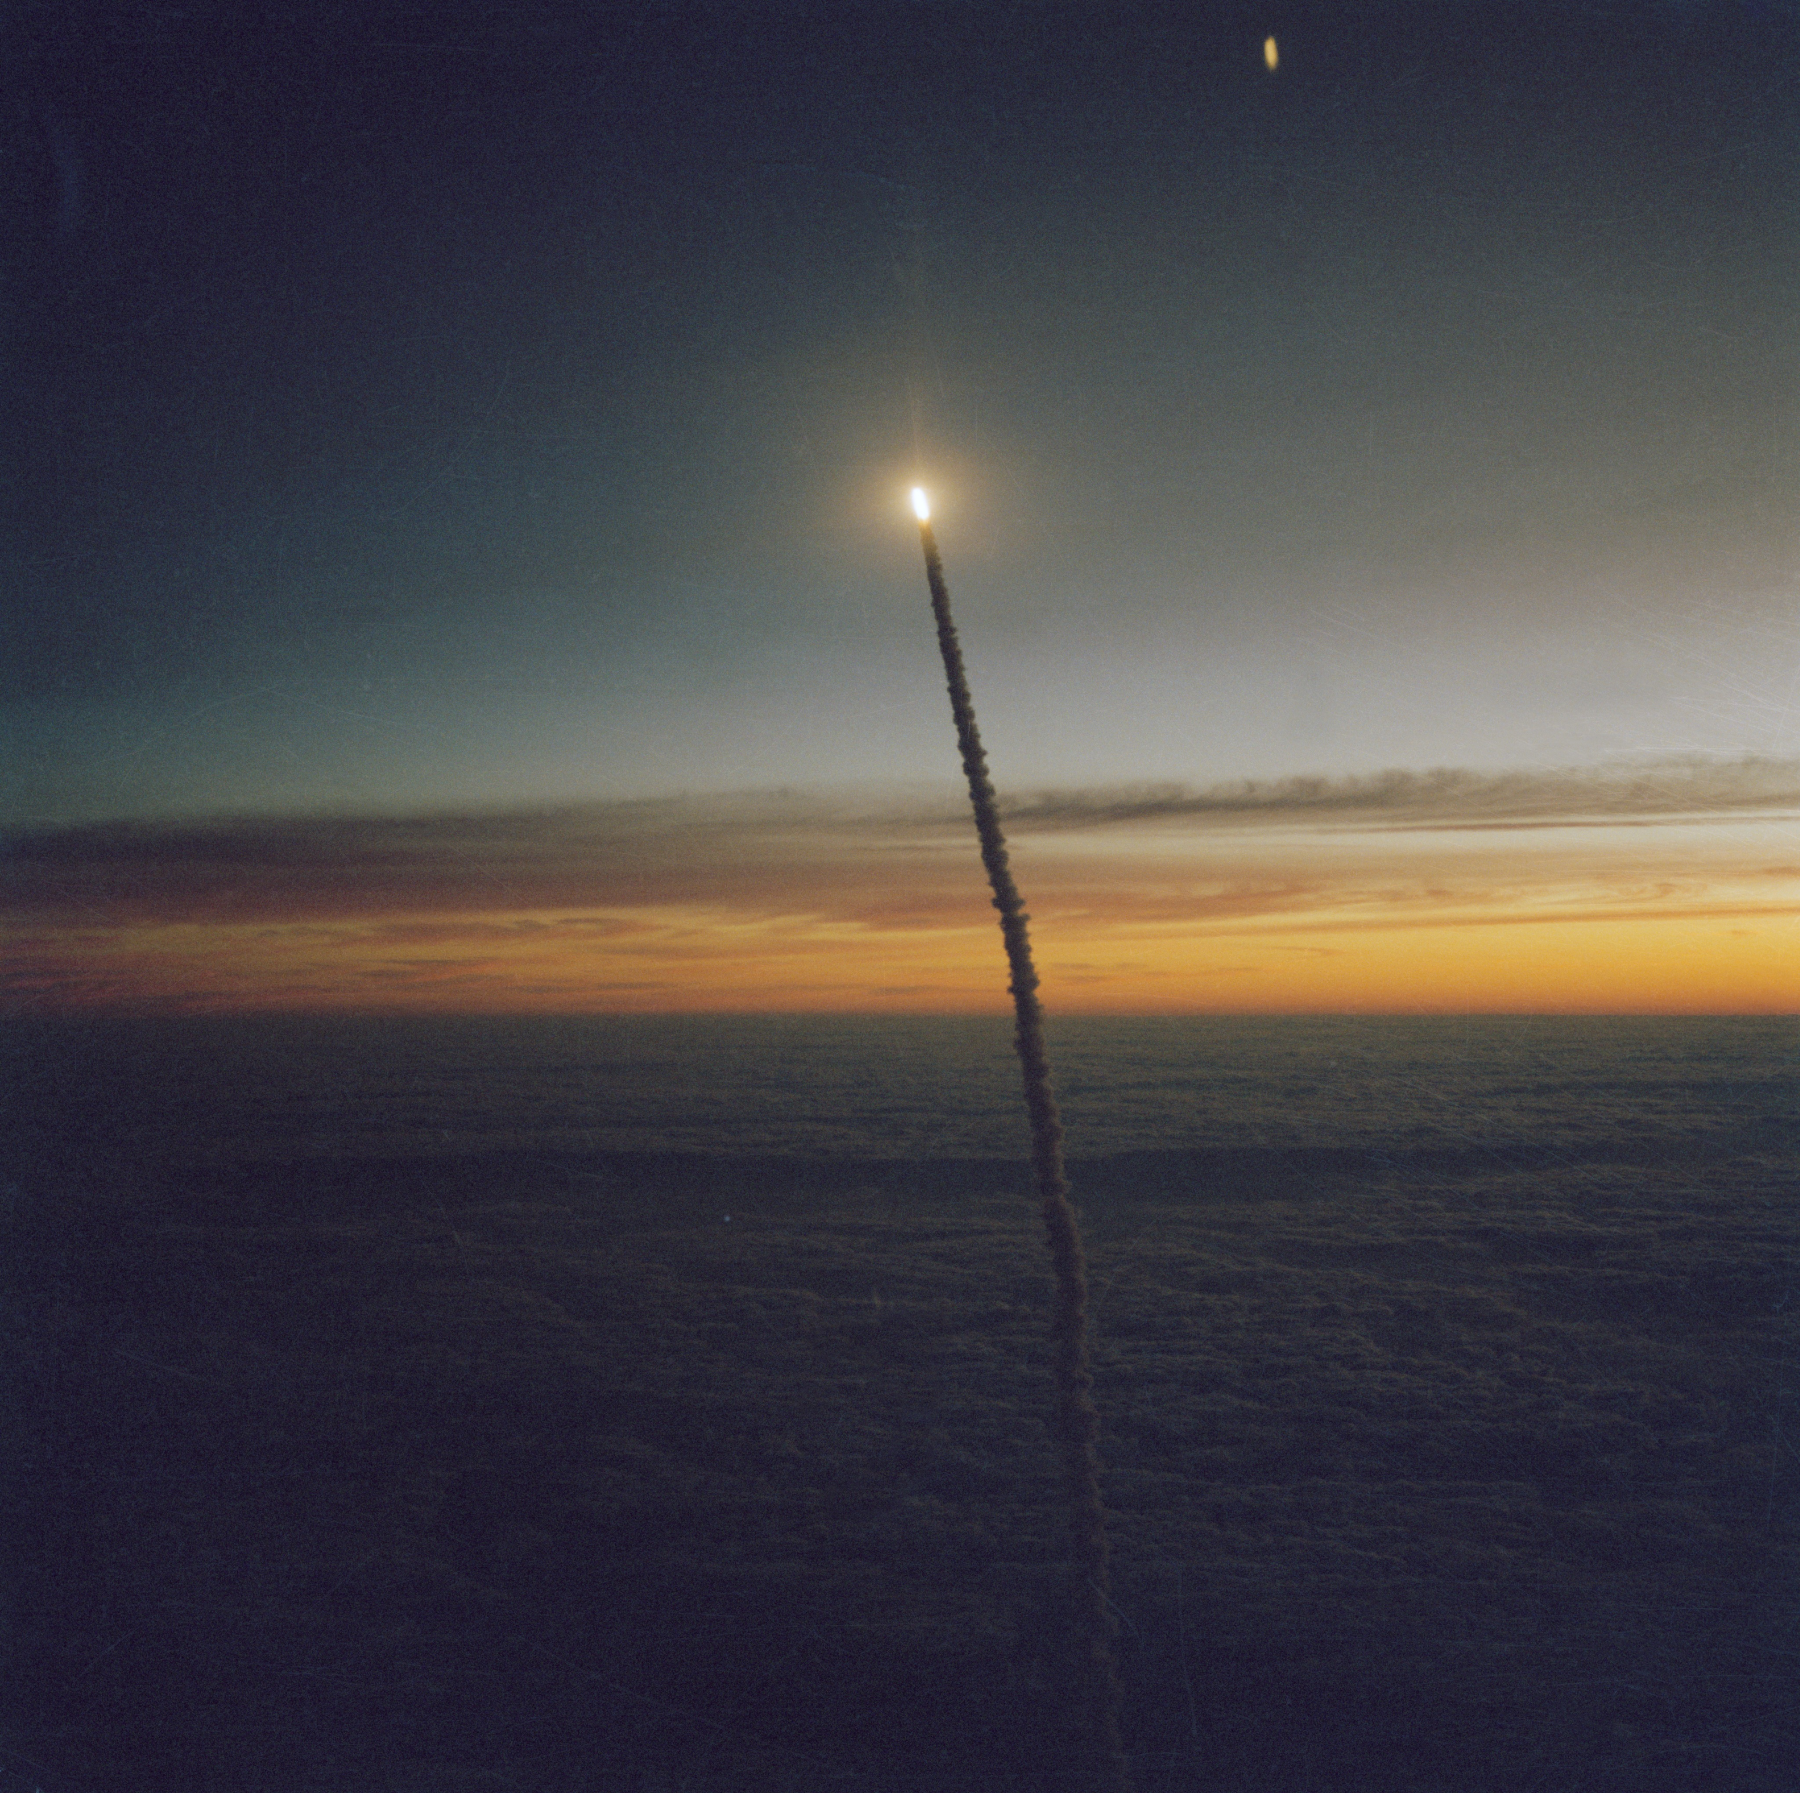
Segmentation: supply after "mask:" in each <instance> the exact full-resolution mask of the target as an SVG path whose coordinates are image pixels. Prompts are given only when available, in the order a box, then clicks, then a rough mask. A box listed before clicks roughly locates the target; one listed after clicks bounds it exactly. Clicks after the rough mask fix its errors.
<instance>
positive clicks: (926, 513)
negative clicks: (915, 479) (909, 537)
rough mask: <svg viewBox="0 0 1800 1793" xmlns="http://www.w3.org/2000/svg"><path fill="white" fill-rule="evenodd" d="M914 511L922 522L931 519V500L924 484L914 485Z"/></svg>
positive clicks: (927, 521)
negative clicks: (926, 493)
mask: <svg viewBox="0 0 1800 1793" xmlns="http://www.w3.org/2000/svg"><path fill="white" fill-rule="evenodd" d="M913 511H914V514H915V515H916V516H917V517H918V519H919V521H920V522H921V523H929V522H930V521H931V500H930V499H929V498H927V497H926V496H925V488H924V487H923V486H914V487H913Z"/></svg>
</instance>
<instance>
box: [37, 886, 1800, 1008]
mask: <svg viewBox="0 0 1800 1793" xmlns="http://www.w3.org/2000/svg"><path fill="white" fill-rule="evenodd" d="M1037 939H1038V949H1039V963H1040V968H1041V971H1042V976H1043V995H1044V1000H1045V1004H1046V1007H1047V1008H1048V1009H1049V1010H1050V1011H1051V1012H1052V1013H1064V1014H1122V1013H1123V1014H1182V1013H1194V1014H1210V1013H1226V1014H1279V1013H1346V1014H1356V1013H1402V1014H1404V1013H1417V1014H1435V1013H1463V1012H1467V1013H1477V1012H1495V1013H1508V1012H1512V1013H1536V1014H1551V1013H1569V1014H1580V1013H1647V1014H1721V1013H1744V1014H1771V1013H1789V1012H1793V1011H1796V1010H1800V951H1796V950H1795V949H1796V947H1797V946H1800V941H1796V939H1795V936H1794V924H1793V919H1792V917H1791V915H1789V914H1786V913H1781V914H1763V915H1749V916H1746V915H1733V914H1722V915H1720V916H1718V917H1705V916H1701V917H1693V916H1676V917H1660V916H1644V917H1633V918H1599V919H1573V920H1559V919H1544V920H1541V921H1519V920H1508V919H1506V918H1504V917H1495V918H1491V919H1487V920H1471V921H1459V922H1456V923H1453V924H1449V925H1444V924H1436V925H1434V924H1433V923H1432V922H1430V921H1427V920H1424V919H1421V920H1419V921H1418V922H1417V923H1416V924H1414V925H1407V926H1373V927H1371V926H1369V925H1367V923H1366V922H1363V921H1359V920H1357V919H1355V918H1349V917H1332V918H1327V917H1316V918H1311V919H1308V920H1307V921H1305V922H1303V923H1298V924H1295V923H1291V922H1280V923H1276V924H1272V925H1271V924H1268V923H1266V922H1250V923H1241V924H1234V925H1227V926H1223V927H1217V928H1193V927H1184V926H1181V925H1177V924H1170V923H1144V922H1132V921H1125V922H1108V921H1107V920H1106V919H1105V918H1103V917H1093V916H1089V917H1086V918H1081V919H1077V918H1074V917H1065V918H1062V919H1060V920H1058V921H1056V922H1055V923H1054V925H1042V924H1040V925H1039V926H1038V928H1037ZM15 950H16V949H15ZM18 956H20V957H23V956H26V955H18ZM28 957H29V961H30V969H29V970H27V971H26V972H25V974H24V975H23V976H20V977H17V978H15V980H14V981H13V985H12V990H11V999H12V1002H13V1004H14V1005H15V1006H16V1005H18V1004H20V1003H26V1004H29V1005H30V1006H33V1007H42V1008H45V1009H51V1010H57V1009H66V1010H76V1011H90V1012H91V1011H107V1010H121V1011H131V1012H141V1011H152V1012H167V1013H195V1012H213V1011H218V1012H239V1011H241V1012H257V1011H280V1010H336V1011H344V1012H356V1011H368V1012H411V1013H419V1014H452V1013H471V1012H475V1013H573V1012H605V1013H665V1012H666V1013H706V1012H719V1013H727V1012H730V1013H745V1012H757V1011H766V1012H771V1013H782V1012H790V1013H806V1012H817V1013H895V1014H902V1013H924V1014H962V1013H985V1012H993V1013H1000V1012H1002V1011H1004V1010H1006V1009H1007V1007H1008V999H1007V995H1006V989H1005V963H1004V960H1003V958H1002V957H1001V952H1000V942H999V935H998V930H997V929H996V928H994V927H993V925H992V924H991V923H989V922H987V921H986V920H985V918H983V919H981V920H979V921H971V922H968V923H963V924H960V925H959V924H957V923H954V922H951V921H948V920H946V921H945V922H942V923H939V924H936V925H926V926H901V927H892V926H883V925H881V924H879V923H875V924H870V923H865V922H852V921H844V920H834V919H830V918H824V917H816V916H805V915H798V916H774V917H757V916H745V915H734V914H730V913H724V912H719V911H716V910H702V909H691V910H687V909H661V910H657V911H651V912H643V913H636V914H620V913H617V912H615V913H613V914H610V915H608V916H604V917H599V916H594V915H574V914H562V915H557V914H549V915H546V914H536V915H515V916H494V915H480V916H442V915H440V916H430V917H416V918H405V917H401V918H394V917H389V918H385V919H384V920H383V921H381V922H379V923H373V922H361V921H356V920H346V921H337V922H314V921H307V922H291V923H275V924H270V923H268V922H258V923H224V924H216V923H175V924H166V923H165V924H148V925H140V926H125V927H120V928H113V929H95V928H92V927H88V928H82V929H79V930H69V931H68V932H66V933H64V932H60V931H46V932H40V933H39V935H38V937H37V938H36V939H35V940H34V941H33V942H32V943H31V945H30V949H29V954H28Z"/></svg>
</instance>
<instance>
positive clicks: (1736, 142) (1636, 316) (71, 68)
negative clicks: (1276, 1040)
mask: <svg viewBox="0 0 1800 1793" xmlns="http://www.w3.org/2000/svg"><path fill="white" fill-rule="evenodd" d="M608 16H611V14H610V10H609V13H608ZM1270 31H1274V32H1275V33H1276V34H1277V36H1278V38H1279V41H1280V44H1281V51H1282V59H1281V68H1280V71H1279V73H1278V74H1276V75H1274V76H1271V75H1269V74H1268V72H1267V71H1266V70H1265V68H1264V67H1263V61H1262V53H1261V45H1262V40H1263V38H1264V36H1265V35H1266V34H1267V33H1268V32H1270ZM1797 49H1800V21H1797V19H1796V15H1795V12H1794V10H1793V9H1792V8H1791V7H1787V6H1782V5H1769V4H1764V5H1752V4H1741V3H1739V0H1716V3H1707V0H1693V3H1691V4H1681V5H1673V4H1667V5H1654V4H1646V3H1643V0H1633V3H1632V4H1629V5H1624V4H1622V5H1617V6H1611V5H1586V6H1576V7H1574V8H1569V7H1549V6H1543V7H1530V6H1508V5H1499V6H1496V5H1493V4H1487V5H1482V6H1472V7H1459V6H1456V5H1446V4H1431V5H1424V6H1416V7H1409V6H1351V5H1336V6H1331V7H1318V8H1306V7H1297V6H1290V5H1276V6H1270V7H1263V8H1254V7H1240V6H1235V5H1222V6H1214V7H1195V8H1192V9H1189V10H1188V12H1187V13H1186V15H1185V16H1184V17H1183V18H1182V19H1180V20H1179V21H1175V22H1171V20H1170V18H1169V17H1168V15H1167V13H1166V11H1165V9H1160V8H1158V9H1144V8H1138V7H1123V6H1121V7H1105V6H1097V5H1096V6H1081V7H1067V8H1057V7H1050V6H1038V5H1021V6H1013V7H990V6H977V5H955V4H915V5H868V6H855V5H846V4H833V5H829V6H817V7H814V6H805V5H781V4H764V5H721V6H663V7H644V8H640V9H637V10H636V11H635V12H634V13H633V15H632V16H631V17H630V18H629V19H625V20H615V22H614V23H612V24H610V25H608V26H604V27H603V26H600V25H596V24H595V23H594V22H593V21H592V19H591V18H586V17H584V15H583V13H582V12H581V11H580V10H577V9H573V8H549V7H531V6H519V5H516V4H508V5H505V6H494V7H487V8H483V7H471V6H463V5H454V4H453V5H449V6H431V7H418V8H384V7H381V6H379V5H377V6H374V7H366V6H359V7H357V8H355V9H338V8H335V7H330V6H322V7H310V8H308V7H302V8H293V9H285V10H280V11H277V10H276V9H257V8H251V7H244V6H231V7H225V8H206V7H193V8H185V9H171V8H160V7H159V8H151V7H134V6H127V5H118V6H81V5H75V6H67V5H59V6H55V7H45V8H37V9H33V8H26V9H24V10H22V11H20V10H15V11H14V12H13V13H12V14H10V15H9V21H8V22H7V23H6V24H5V25H4V26H0V65H3V67H4V71H5V72H4V74H3V75H0V93H3V97H4V107H3V109H0V133H3V137H0V205H3V207H4V229H3V231H0V242H3V243H4V245H5V246H4V249H3V251H0V254H3V257H4V264H3V276H4V285H3V287H0V329H3V332H4V335H3V338H0V343H3V347H0V353H3V354H4V368H3V373H4V380H5V386H6V390H7V392H8V401H7V406H6V413H5V422H4V424H3V425H0V472H3V473H4V477H5V480H6V483H7V490H8V502H7V516H8V527H7V529H6V530H5V531H4V533H3V535H0V580H3V581H4V584H3V587H0V590H3V592H4V615H5V622H4V628H5V640H4V644H3V647H4V653H3V657H0V701H3V710H0V726H3V728H4V737H3V744H4V749H5V751H4V764H5V767H6V770H5V773H4V784H3V785H0V803H3V804H4V812H5V817H6V819H7V820H8V821H10V822H13V823H34V822H35V823H43V822H55V821H64V820H76V819H82V818H102V817H130V816H178V815H194V814H204V813H217V812H221V811H238V812H243V811H250V812H286V811H296V810H319V809H327V810H335V809H352V810H358V811H383V812H396V811H407V810H414V809H419V808H433V807H455V806H466V805H471V804H476V805H479V804H501V805H505V804H521V803H524V804H528V803H541V802H546V801H565V800H572V799H580V798H587V797H596V798H607V797H620V796H640V795H656V794H662V793H667V792H673V791H679V790H684V789H687V790H729V789H738V788H745V787H751V786H774V785H790V784H809V783H824V782H834V781H838V780H843V779H900V780H908V781H919V780H937V779H948V778H949V777H951V776H952V775H953V773H954V760H953V750H952V743H951V739H950V734H949V725H948V720H947V717H946V715H945V714H944V704H943V699H942V694H941V691H940V690H939V689H938V679H937V672H936V666H935V649H934V646H933V643H932V639H931V635H930V626H929V617H928V614H927V612H926V609H925V595H924V589H923V579H922V575H921V572H920V569H919V566H918V549H917V540H916V535H915V533H914V531H913V528H912V525H911V523H910V520H909V517H908V514H907V512H906V509H905V492H906V488H907V486H908V485H909V484H910V483H911V482H912V480H913V479H914V478H923V479H924V480H925V481H927V483H929V484H930V485H931V486H932V487H933V489H934V491H935V493H936V494H937V501H938V514H939V524H938V529H939V539H940V541H941V543H942V545H943V548H944V552H945V556H946V559H947V562H948V566H949V571H950V577H951V583H952V589H953V592H954V593H955V596H956V601H957V606H958V612H959V619H960V621H961V624H962V628H963V633H964V638H965V646H966V647H967V650H968V653H969V659H970V669H971V673H972V676H973V679H974V682H975V691H976V699H977V703H978V705H979V707H980V709H981V713H982V717H983V721H984V724H985V726H986V728H987V731H988V739H989V747H990V752H991V755H992V758H993V761H994V765H995V770H996V774H997V776H998V777H999V778H1000V780H1001V782H1002V784H1003V785H1011V786H1014V787H1019V786H1029V785H1034V784H1043V783H1057V784H1063V785H1068V784H1092V783H1106V782H1117V781H1121V780H1134V779H1174V780H1184V781H1189V782H1192V783H1195V784H1199V785H1206V784H1210V783H1213V782H1215V781H1217V780H1219V779H1224V778H1231V777H1240V776H1250V777H1259V778H1267V777H1281V776H1287V775H1292V774H1300V773H1319V774H1323V775H1327V776H1337V775H1342V774H1345V773H1353V772H1366V771H1371V770H1375V769H1377V768H1381V767H1387V766H1396V767H1427V766H1435V765H1462V766H1475V767H1481V766H1509V765H1525V766H1529V765H1572V764H1580V763H1590V762H1595V761H1601V760H1606V759H1609V758H1616V757H1619V756H1637V755H1654V756H1666V755H1669V754H1681V753H1691V752H1700V753H1709V754H1725V755H1733V754H1739V753H1743V752H1756V753H1763V754H1772V755H1782V754H1785V753H1790V752H1791V751H1792V749H1793V746H1794V729H1793V722H1792V710H1791V700H1792V698H1793V696H1794V694H1795V691H1796V689H1797V686H1796V674H1797V671H1800V633H1797V632H1796V628H1795V625H1794V621H1793V616H1794V604H1793V599H1794V589H1793V587H1794V577H1795V572H1794V569H1795V564H1796V563H1795V552H1794V550H1795V537H1794V529H1793V523H1792V515H1793V513H1792V491H1793V485H1794V475H1795V465H1794V461H1795V454H1794V423H1795V398H1796V380H1795V359H1794V357H1795V347H1794V344H1795V341H1796V335H1795V325H1796V322H1797V321H1800V319H1797V315H1796V313H1797V309H1800V304H1797V302H1800V281H1797V274H1800V268H1797V257H1796V247H1797V245H1800V229H1797V226H1800V183H1797V182H1796V178H1795V177H1796V173H1797V172H1800V165H1797V157H1796V151H1797V150H1800V99H1797V98H1796V83H1795V81H1794V78H1793V77H1794V71H1795V69H1796V67H1800V58H1797V57H1796V54H1795V52H1796V50H1797Z"/></svg>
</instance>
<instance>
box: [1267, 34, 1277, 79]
mask: <svg viewBox="0 0 1800 1793" xmlns="http://www.w3.org/2000/svg"><path fill="white" fill-rule="evenodd" d="M1263 61H1264V62H1266V63H1267V64H1268V65H1269V73H1270V74H1271V75H1272V74H1274V72H1275V68H1276V64H1278V63H1279V62H1280V61H1281V52H1280V51H1279V50H1278V49H1276V48H1275V40H1274V38H1272V37H1265V38H1264V39H1263Z"/></svg>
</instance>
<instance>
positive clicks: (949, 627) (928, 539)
mask: <svg viewBox="0 0 1800 1793" xmlns="http://www.w3.org/2000/svg"><path fill="white" fill-rule="evenodd" d="M913 504H914V507H915V509H916V510H917V511H918V513H919V539H920V541H921V542H922V543H923V545H924V548H925V578H926V581H927V583H928V584H929V585H930V587H931V613H932V615H933V616H934V617H936V619H937V635H938V647H939V649H940V651H941V652H942V654H943V656H944V677H945V679H946V680H947V681H948V683H949V686H950V714H951V715H952V716H953V717H954V718H955V720H956V741H957V745H958V746H959V747H960V748H961V750H962V763H963V771H964V772H965V773H967V774H968V779H969V801H970V803H971V804H973V806H974V809H975V832H976V834H977V835H978V836H980V839H981V863H982V864H983V865H984V866H986V867H987V875H988V882H989V884H991V885H992V886H993V890H994V907H995V908H996V909H998V910H999V911H1000V934H1001V938H1002V939H1003V940H1004V941H1005V943H1006V963H1007V965H1008V967H1009V969H1010V970H1011V972H1012V981H1011V985H1010V988H1011V990H1012V999H1013V1011H1014V1014H1015V1016H1016V1017H1017V1024H1018V1025H1017V1032H1016V1035H1015V1041H1016V1044H1017V1046H1018V1049H1019V1065H1020V1068H1021V1070H1022V1071H1023V1073H1024V1078H1025V1108H1026V1112H1027V1113H1028V1114H1029V1115H1030V1117H1031V1163H1032V1169H1033V1170H1034V1172H1035V1173H1036V1176H1037V1186H1038V1195H1039V1197H1040V1198H1041V1199H1042V1201H1043V1204H1044V1231H1045V1234H1046V1235H1047V1237H1048V1239H1049V1242H1050V1258H1051V1262H1052V1263H1053V1264H1054V1265H1055V1268H1056V1313H1055V1318H1054V1320H1053V1322H1052V1324H1051V1330H1050V1336H1051V1342H1052V1346H1053V1351H1052V1361H1053V1367H1054V1370H1055V1375H1056V1438H1057V1444H1058V1446H1059V1447H1060V1449H1061V1452H1062V1459H1063V1472H1064V1475H1065V1477H1066V1479H1067V1482H1068V1489H1069V1509H1070V1511H1069V1518H1070V1528H1071V1530H1072V1532H1073V1535H1074V1544H1075V1568H1076V1573H1077V1576H1078V1582H1077V1590H1076V1598H1077V1609H1078V1610H1077V1616H1078V1618H1079V1620H1080V1621H1081V1631H1082V1634H1083V1642H1084V1645H1085V1650H1084V1654H1083V1660H1082V1665H1081V1666H1082V1671H1083V1680H1084V1682H1085V1689H1084V1691H1085V1693H1086V1695H1087V1699H1088V1702H1089V1709H1090V1717H1091V1720H1092V1725H1093V1735H1094V1742H1095V1746H1096V1748H1097V1751H1098V1753H1099V1755H1100V1757H1101V1760H1102V1763H1103V1765H1104V1769H1105V1771H1106V1772H1107V1773H1108V1774H1109V1776H1110V1778H1111V1781H1112V1784H1113V1786H1114V1787H1116V1788H1117V1789H1119V1790H1120V1793H1129V1788H1130V1779H1129V1776H1128V1773H1127V1769H1126V1762H1125V1750H1124V1745H1123V1744H1122V1743H1121V1741H1120V1738H1119V1677H1118V1669H1117V1666H1116V1664H1115V1662H1114V1660H1113V1648H1112V1616H1111V1613H1110V1611H1109V1606H1108V1600H1107V1579H1108V1578H1107V1557H1108V1554H1109V1553H1108V1549H1107V1542H1106V1509H1105V1507H1104V1506H1103V1505H1102V1503H1101V1500H1100V1460H1099V1458H1098V1456H1097V1455H1096V1454H1095V1450H1094V1434H1095V1431H1096V1428H1097V1425H1098V1417H1099V1416H1098V1415H1097V1414H1096V1413H1095V1411H1094V1403H1093V1399H1092V1397H1091V1395H1090V1394H1089V1392H1088V1391H1089V1390H1090V1389H1091V1388H1092V1386H1093V1377H1092V1376H1091V1375H1090V1374H1089V1372H1088V1362H1087V1264H1086V1261H1085V1259H1084V1257H1083V1254H1082V1249H1081V1229H1080V1227H1079V1226H1078V1225H1077V1223H1076V1219H1075V1210H1074V1209H1073V1208H1072V1207H1071V1206H1070V1205H1069V1184H1068V1179H1067V1177H1066V1176H1065V1175H1064V1174H1063V1150H1062V1121H1061V1120H1060V1119H1059V1118H1058V1116H1057V1112H1056V1098H1055V1096H1054V1095H1053V1094H1052V1092H1051V1089H1050V1060H1049V1056H1048V1054H1047V1053H1046V1052H1045V1050H1044V1011H1043V1009H1042V1008H1041V1007H1040V1006H1039V1004H1038V999H1037V987H1038V977H1037V968H1036V967H1035V966H1034V965H1033V964H1032V961H1031V935H1030V931H1029V927H1028V923H1029V920H1030V918H1029V917H1028V916H1027V915H1026V913H1025V902H1024V899H1023V898H1022V897H1021V896H1020V895H1019V887H1018V885H1017V884H1016V883H1014V882H1013V875H1012V868H1011V867H1010V865H1009V864H1008V863H1007V857H1006V836H1005V835H1004V834H1002V833H1001V831H1000V810H999V804H998V801H997V799H996V797H995V794H994V786H993V783H992V781H991V780H990V779H989V778H988V770H987V755H986V754H985V753H984V752H983V751H982V746H981V733H980V731H979V730H978V729H977V728H976V726H975V706H974V704H973V702H971V700H970V697H969V679H968V674H967V673H966V672H965V671H964V670H963V657H962V644H961V643H960V642H959V641H958V640H957V638H956V624H955V623H954V622H953V621H952V620H951V616H950V593H949V589H948V588H947V587H946V586H945V584H944V563H943V561H942V560H941V559H940V558H939V556H938V547H937V538H936V537H935V536H934V535H933V534H932V533H931V522H930V516H929V511H928V507H927V505H926V502H925V496H924V493H923V492H919V491H915V492H914V493H913Z"/></svg>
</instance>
